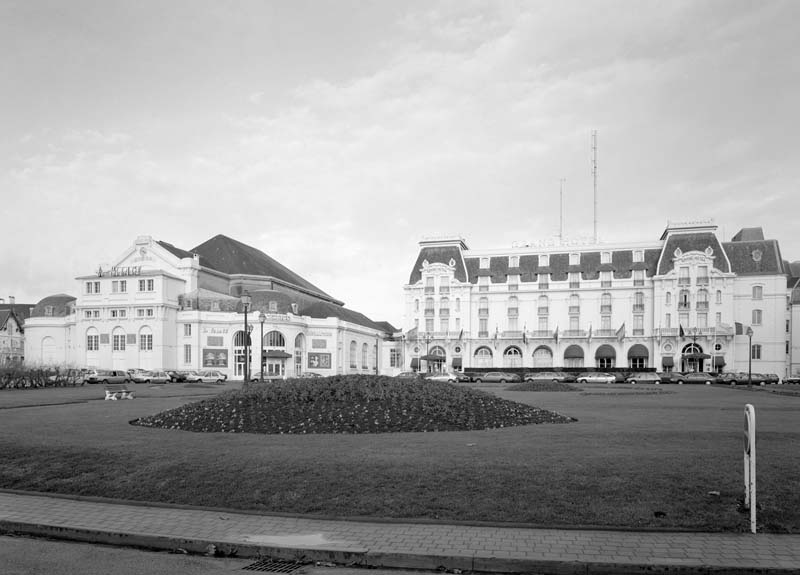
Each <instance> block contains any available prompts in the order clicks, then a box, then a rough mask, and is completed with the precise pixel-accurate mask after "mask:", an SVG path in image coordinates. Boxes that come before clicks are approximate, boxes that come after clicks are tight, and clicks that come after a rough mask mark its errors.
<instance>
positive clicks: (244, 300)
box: [242, 292, 253, 382]
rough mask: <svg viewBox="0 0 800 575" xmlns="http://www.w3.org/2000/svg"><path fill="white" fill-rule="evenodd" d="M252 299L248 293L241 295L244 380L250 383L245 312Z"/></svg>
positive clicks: (248, 338) (248, 345) (247, 331)
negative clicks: (242, 307)
mask: <svg viewBox="0 0 800 575" xmlns="http://www.w3.org/2000/svg"><path fill="white" fill-rule="evenodd" d="M252 301H253V298H251V297H250V292H244V293H243V294H242V305H243V306H244V380H245V382H249V381H250V377H249V375H250V330H249V329H247V311H248V310H249V309H250V303H251V302H252Z"/></svg>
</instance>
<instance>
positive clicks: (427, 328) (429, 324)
mask: <svg viewBox="0 0 800 575" xmlns="http://www.w3.org/2000/svg"><path fill="white" fill-rule="evenodd" d="M425 331H427V332H428V333H430V332H432V331H433V318H432V317H429V318H426V319H425Z"/></svg>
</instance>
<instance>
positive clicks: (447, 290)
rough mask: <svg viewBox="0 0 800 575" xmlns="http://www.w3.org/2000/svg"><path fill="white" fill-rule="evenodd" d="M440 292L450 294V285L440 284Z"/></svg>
mask: <svg viewBox="0 0 800 575" xmlns="http://www.w3.org/2000/svg"><path fill="white" fill-rule="evenodd" d="M439 293H440V294H449V293H450V286H439Z"/></svg>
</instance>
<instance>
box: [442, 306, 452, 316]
mask: <svg viewBox="0 0 800 575" xmlns="http://www.w3.org/2000/svg"><path fill="white" fill-rule="evenodd" d="M439 317H450V308H449V307H440V308H439Z"/></svg>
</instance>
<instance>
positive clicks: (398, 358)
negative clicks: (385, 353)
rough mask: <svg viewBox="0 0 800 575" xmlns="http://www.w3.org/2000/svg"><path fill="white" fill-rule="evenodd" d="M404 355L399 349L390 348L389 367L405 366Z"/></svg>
mask: <svg viewBox="0 0 800 575" xmlns="http://www.w3.org/2000/svg"><path fill="white" fill-rule="evenodd" d="M402 358H403V355H402V354H401V353H400V350H399V349H390V350H389V367H403V359H402Z"/></svg>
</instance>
